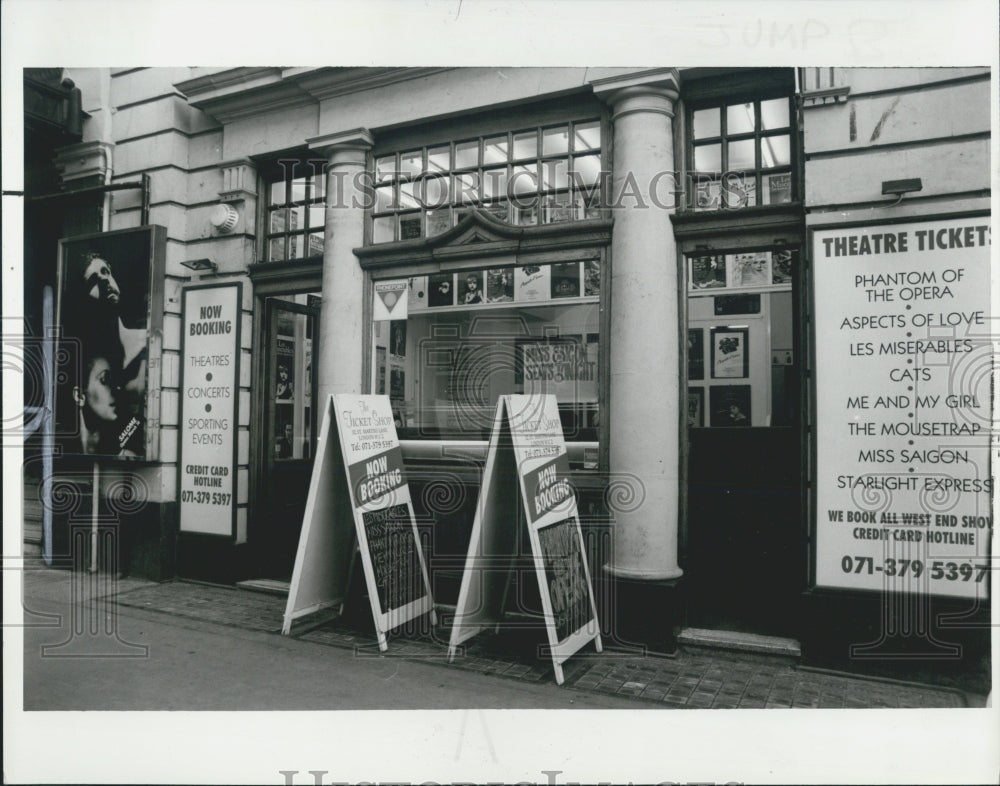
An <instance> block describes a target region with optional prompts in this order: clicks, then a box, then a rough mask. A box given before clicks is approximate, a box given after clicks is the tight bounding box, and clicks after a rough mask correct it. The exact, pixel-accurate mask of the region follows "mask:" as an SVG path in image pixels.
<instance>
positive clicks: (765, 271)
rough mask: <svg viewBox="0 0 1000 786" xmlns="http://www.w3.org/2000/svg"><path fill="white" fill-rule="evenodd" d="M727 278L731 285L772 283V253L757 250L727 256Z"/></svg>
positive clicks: (755, 285)
mask: <svg viewBox="0 0 1000 786" xmlns="http://www.w3.org/2000/svg"><path fill="white" fill-rule="evenodd" d="M726 278H727V279H728V281H729V286H730V287H735V288H739V287H766V286H770V285H771V254H770V252H768V251H755V252H753V253H750V254H729V255H727V256H726Z"/></svg>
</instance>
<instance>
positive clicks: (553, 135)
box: [542, 126, 569, 156]
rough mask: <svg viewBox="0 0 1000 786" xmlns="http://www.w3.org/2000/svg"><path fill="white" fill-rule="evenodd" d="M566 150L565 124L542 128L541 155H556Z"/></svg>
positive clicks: (567, 136)
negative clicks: (558, 126) (557, 126)
mask: <svg viewBox="0 0 1000 786" xmlns="http://www.w3.org/2000/svg"><path fill="white" fill-rule="evenodd" d="M568 152H569V129H568V128H567V127H566V126H561V127H560V128H545V129H542V155H543V156H558V155H561V154H562V153H568Z"/></svg>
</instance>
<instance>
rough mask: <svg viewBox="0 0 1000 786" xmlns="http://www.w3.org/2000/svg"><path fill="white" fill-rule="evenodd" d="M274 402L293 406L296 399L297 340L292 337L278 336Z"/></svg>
mask: <svg viewBox="0 0 1000 786" xmlns="http://www.w3.org/2000/svg"><path fill="white" fill-rule="evenodd" d="M275 341H276V346H275V349H276V356H277V365H276V367H275V375H274V378H275V381H274V400H275V401H276V402H277V403H280V404H291V403H292V401H293V399H294V398H295V339H294V338H293V337H291V336H281V335H279V336H277V338H276V339H275Z"/></svg>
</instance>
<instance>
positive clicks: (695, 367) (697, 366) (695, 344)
mask: <svg viewBox="0 0 1000 786" xmlns="http://www.w3.org/2000/svg"><path fill="white" fill-rule="evenodd" d="M687 359H688V379H704V378H705V331H704V330H703V329H702V328H688V339H687Z"/></svg>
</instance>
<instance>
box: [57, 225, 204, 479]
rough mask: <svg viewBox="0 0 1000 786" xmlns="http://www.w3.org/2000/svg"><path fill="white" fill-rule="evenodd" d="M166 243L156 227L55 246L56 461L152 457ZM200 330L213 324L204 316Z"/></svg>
mask: <svg viewBox="0 0 1000 786" xmlns="http://www.w3.org/2000/svg"><path fill="white" fill-rule="evenodd" d="M165 247H166V230H165V229H164V228H163V227H159V226H146V227H139V228H137V229H128V230H122V231H118V232H104V233H101V234H97V235H79V236H76V237H71V238H66V239H63V240H60V241H59V287H58V295H57V297H58V301H57V305H56V319H57V323H58V325H59V332H58V335H59V352H58V353H57V356H56V363H57V369H56V370H57V375H56V379H57V383H56V385H57V386H56V390H55V419H56V433H57V434H59V435H60V440H61V442H62V445H61V447H62V450H63V455H67V456H70V455H73V456H76V455H85V456H94V457H101V458H108V459H111V458H113V459H122V460H125V459H138V460H148V461H153V460H156V458H157V457H158V452H159V433H160V423H159V418H160V358H161V352H162V342H163V281H164V273H163V270H164V259H165ZM201 328H202V326H201V325H200V324H199V326H198V329H201ZM209 329H212V330H216V331H217V330H218V327H217V326H214V323H212V322H211V320H207V321H206V323H205V330H209ZM216 334H217V333H210V334H207V335H216Z"/></svg>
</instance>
